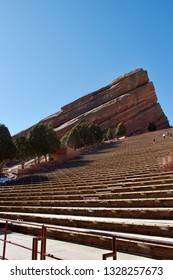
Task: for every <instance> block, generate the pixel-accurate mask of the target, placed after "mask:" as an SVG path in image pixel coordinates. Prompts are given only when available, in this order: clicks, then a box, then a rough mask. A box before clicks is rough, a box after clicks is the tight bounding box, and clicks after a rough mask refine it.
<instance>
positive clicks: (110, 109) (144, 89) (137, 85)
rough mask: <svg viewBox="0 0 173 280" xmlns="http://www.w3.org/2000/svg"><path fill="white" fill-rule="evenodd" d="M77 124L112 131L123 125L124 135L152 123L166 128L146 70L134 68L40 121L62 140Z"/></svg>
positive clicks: (165, 120) (164, 119) (145, 129)
mask: <svg viewBox="0 0 173 280" xmlns="http://www.w3.org/2000/svg"><path fill="white" fill-rule="evenodd" d="M81 121H86V122H88V123H96V124H98V125H100V127H101V129H102V131H106V130H107V129H108V128H109V127H110V128H112V129H115V127H116V126H117V124H118V123H119V122H121V121H123V122H124V124H125V126H126V130H127V135H133V134H136V133H142V132H145V131H147V128H148V124H149V123H150V122H154V123H155V124H156V126H157V129H162V128H168V127H169V122H168V119H167V117H166V116H165V114H164V112H163V111H162V109H161V106H160V104H159V103H158V102H157V96H156V93H155V89H154V85H153V83H152V82H150V81H149V78H148V74H147V71H145V70H143V69H137V70H135V71H132V72H130V73H128V74H126V75H124V76H121V77H119V78H117V79H115V80H113V81H112V82H111V83H110V84H109V85H107V86H105V87H103V88H101V89H99V90H97V91H94V92H92V93H89V94H87V95H85V96H83V97H81V98H79V99H77V100H75V101H74V102H72V103H70V104H68V105H66V106H64V107H62V108H61V111H60V112H58V113H55V114H53V115H51V116H49V117H47V118H45V119H44V120H42V121H41V122H44V123H51V124H52V125H53V127H54V129H55V130H56V131H57V133H58V136H59V137H62V136H63V135H64V134H65V133H66V132H67V131H68V130H69V129H71V128H72V127H73V126H74V125H76V124H78V123H79V122H81Z"/></svg>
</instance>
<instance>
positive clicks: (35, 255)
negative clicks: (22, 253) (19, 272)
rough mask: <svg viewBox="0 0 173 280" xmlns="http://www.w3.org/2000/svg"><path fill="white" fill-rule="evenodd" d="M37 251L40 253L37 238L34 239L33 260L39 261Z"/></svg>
mask: <svg viewBox="0 0 173 280" xmlns="http://www.w3.org/2000/svg"><path fill="white" fill-rule="evenodd" d="M37 251H38V239H37V237H35V238H33V242H32V260H37Z"/></svg>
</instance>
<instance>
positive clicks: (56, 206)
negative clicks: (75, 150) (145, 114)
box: [0, 129, 173, 259]
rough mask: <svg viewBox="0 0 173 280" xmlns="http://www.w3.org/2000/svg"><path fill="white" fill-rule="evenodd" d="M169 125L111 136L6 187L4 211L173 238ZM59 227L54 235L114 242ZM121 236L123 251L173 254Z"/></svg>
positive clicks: (0, 194)
mask: <svg viewBox="0 0 173 280" xmlns="http://www.w3.org/2000/svg"><path fill="white" fill-rule="evenodd" d="M169 131H170V132H171V131H172V130H171V129H170V130H169ZM164 132H165V133H167V132H168V131H167V132H166V131H164ZM162 133H163V132H162V131H157V132H153V133H146V134H143V135H139V136H133V137H130V138H126V139H123V140H118V141H112V142H110V143H105V144H103V145H100V146H99V147H97V148H94V149H92V148H91V149H88V151H86V150H85V152H84V153H83V154H82V156H81V158H78V159H75V160H71V161H69V162H66V163H61V164H58V165H55V166H51V165H49V167H48V169H46V168H45V169H44V171H42V172H39V173H37V174H34V175H28V176H23V177H22V178H20V179H19V180H16V182H15V184H13V185H11V186H5V187H1V190H0V218H4V219H7V218H11V219H22V220H24V221H30V222H37V223H38V222H39V223H40V224H42V223H45V224H51V225H55V226H57V225H59V226H68V227H69V228H71V229H73V228H87V229H98V230H99V229H101V230H105V231H106V230H107V231H115V232H117V231H118V232H126V233H129V234H138V235H139V234H140V235H144V236H145V235H147V236H148V235H151V236H155V237H160V238H166V239H169V238H172V237H173V224H172V221H171V220H172V218H173V171H171V170H170V171H160V169H159V167H160V166H159V159H160V158H161V157H163V156H165V155H167V154H168V153H169V152H170V151H171V149H172V144H173V139H171V138H169V137H166V139H163V138H162ZM153 138H154V139H155V142H153ZM81 217H82V218H81ZM104 218H105V219H106V220H105V221H104ZM124 219H126V221H124ZM151 220H154V221H151ZM13 230H17V231H21V232H29V233H35V234H37V230H36V229H33V228H29V227H26V226H22V225H20V226H19V225H17V224H16V225H15V224H13ZM57 232H58V234H56V230H55V229H54V230H52V231H50V232H49V235H50V236H51V237H53V238H55V237H57V236H58V238H60V239H61V240H66V241H70V242H77V243H81V244H86V245H94V246H98V247H99V246H100V247H104V248H110V241H109V240H108V239H107V238H102V239H101V238H100V237H96V236H94V237H93V235H88V234H86V235H85V234H79V233H78V234H77V233H74V232H73V233H72V232H71V233H69V232H64V231H61V232H60V230H59V229H58V230H57ZM118 244H119V245H118V248H119V250H120V251H126V252H127V251H128V252H133V253H136V254H141V255H142V254H143V255H145V256H146V255H147V256H153V257H155V258H161V259H162V258H168V259H173V253H171V250H170V252H169V253H168V251H169V250H168V251H167V254H166V255H165V254H164V253H163V252H166V251H164V249H163V250H161V248H160V247H159V246H154V245H153V246H154V247H153V246H151V245H148V244H143V245H140V246H138V244H137V243H135V242H130V244H129V242H127V241H126V242H125V241H119V243H118ZM153 248H154V251H155V253H153Z"/></svg>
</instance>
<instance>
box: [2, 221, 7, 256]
mask: <svg viewBox="0 0 173 280" xmlns="http://www.w3.org/2000/svg"><path fill="white" fill-rule="evenodd" d="M7 232H8V221H6V223H5V231H4V246H3V255H2V259H3V260H5V254H6V244H7V242H6V241H7Z"/></svg>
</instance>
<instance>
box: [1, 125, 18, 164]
mask: <svg viewBox="0 0 173 280" xmlns="http://www.w3.org/2000/svg"><path fill="white" fill-rule="evenodd" d="M15 155H16V147H15V145H14V143H13V141H12V137H11V134H10V132H9V130H8V128H7V127H6V126H5V125H4V124H0V169H2V166H3V164H4V163H5V162H6V161H7V160H12V159H14V157H15Z"/></svg>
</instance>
